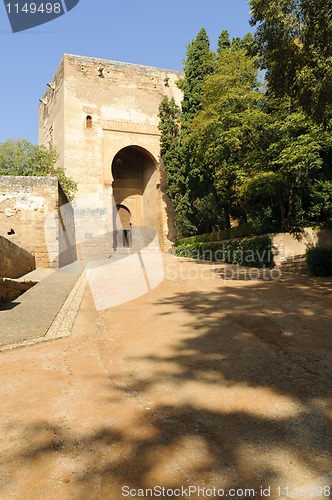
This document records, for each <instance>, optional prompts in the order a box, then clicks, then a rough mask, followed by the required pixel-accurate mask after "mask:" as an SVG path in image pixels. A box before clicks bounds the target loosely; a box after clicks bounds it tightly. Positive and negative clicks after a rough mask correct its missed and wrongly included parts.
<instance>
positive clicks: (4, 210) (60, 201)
mask: <svg viewBox="0 0 332 500" xmlns="http://www.w3.org/2000/svg"><path fill="white" fill-rule="evenodd" d="M62 206H63V207H64V208H63V210H61V213H60V210H59V209H60V207H62ZM46 220H47V221H48V226H47V231H46V232H45V229H46V228H45V221H46ZM73 227H74V220H73V214H72V207H71V205H70V204H69V203H68V200H67V198H66V196H65V194H64V193H63V191H62V189H61V186H60V185H59V183H58V179H57V178H56V177H35V176H31V177H30V176H29V177H24V176H0V236H4V237H5V238H7V239H10V241H12V242H13V243H15V244H16V245H18V246H20V247H22V248H25V249H26V250H28V251H29V252H30V253H32V254H33V255H35V257H36V266H37V268H47V267H59V266H63V265H66V264H69V263H70V262H73V261H74V260H75V259H76V253H75V250H76V247H75V246H74V245H72V247H70V248H69V249H67V248H66V245H65V243H66V240H67V239H68V236H67V233H68V232H69V233H70V239H71V240H74V235H72V234H71V232H73V231H74V229H73ZM63 246H64V247H65V248H62V247H63ZM0 276H1V274H0Z"/></svg>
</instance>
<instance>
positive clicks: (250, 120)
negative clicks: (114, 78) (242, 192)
mask: <svg viewBox="0 0 332 500" xmlns="http://www.w3.org/2000/svg"><path fill="white" fill-rule="evenodd" d="M202 90H203V91H202V109H201V110H200V111H199V113H198V114H197V115H196V117H195V118H194V120H193V121H192V122H191V127H190V133H189V139H188V140H189V142H190V144H191V147H192V154H193V159H192V162H193V165H194V166H195V167H196V168H199V169H201V170H202V171H204V172H209V179H211V181H212V182H210V184H209V190H210V192H212V193H213V192H215V193H216V198H217V200H218V205H219V217H220V216H221V212H223V216H224V223H223V226H224V227H225V226H226V227H230V225H231V216H233V217H236V218H240V219H243V220H245V218H246V211H245V209H244V207H243V206H241V202H242V200H241V198H240V197H237V193H236V184H237V182H238V178H239V176H243V175H246V169H245V166H246V164H247V163H248V162H250V161H254V158H253V156H254V154H255V155H256V156H258V155H259V154H261V144H260V141H259V140H258V138H257V130H256V129H257V128H259V127H261V124H262V117H261V115H262V112H261V111H260V104H261V102H262V101H263V96H262V93H261V92H260V91H259V90H258V82H257V64H256V59H255V58H252V57H250V56H249V55H248V53H247V50H246V48H243V45H242V43H241V41H239V40H237V39H236V40H233V41H232V42H230V41H229V38H228V33H227V32H226V31H223V32H222V34H221V36H220V37H219V48H218V57H217V63H216V69H215V72H214V73H213V74H211V75H209V76H208V77H207V78H206V79H205V82H204V87H203V89H202ZM262 146H263V145H262ZM250 155H251V156H250Z"/></svg>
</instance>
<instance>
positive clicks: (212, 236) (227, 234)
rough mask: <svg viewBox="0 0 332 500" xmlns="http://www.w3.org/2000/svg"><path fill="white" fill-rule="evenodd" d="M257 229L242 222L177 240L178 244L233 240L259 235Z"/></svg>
mask: <svg viewBox="0 0 332 500" xmlns="http://www.w3.org/2000/svg"><path fill="white" fill-rule="evenodd" d="M258 234H259V233H258V231H257V229H255V228H254V227H253V226H252V225H251V224H241V225H239V226H236V227H231V228H230V229H222V230H221V231H216V232H214V233H206V234H199V235H197V236H189V237H188V238H181V239H180V240H178V241H177V242H176V246H182V245H191V244H193V243H209V242H212V241H218V242H219V241H221V240H231V239H232V238H245V237H247V236H255V235H258Z"/></svg>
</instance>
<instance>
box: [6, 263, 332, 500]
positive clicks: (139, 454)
mask: <svg viewBox="0 0 332 500" xmlns="http://www.w3.org/2000/svg"><path fill="white" fill-rule="evenodd" d="M165 268H166V278H165V280H164V282H163V283H162V284H161V285H160V286H158V287H157V288H156V289H155V290H153V291H151V292H150V293H149V294H146V295H144V296H142V297H141V298H139V299H137V300H135V301H132V302H129V303H126V304H123V305H120V306H117V307H114V308H112V309H108V310H106V311H101V312H96V310H95V308H94V305H93V301H92V297H91V293H90V291H89V288H87V290H86V293H85V295H84V298H83V301H82V305H81V308H80V311H79V313H78V316H77V318H76V322H75V325H74V328H73V332H72V335H71V336H70V337H68V338H65V339H60V340H56V341H53V342H48V343H43V344H38V345H34V346H30V347H25V348H21V349H15V350H11V351H5V352H3V353H0V367H1V395H0V404H1V413H0V425H1V430H2V432H1V435H0V498H1V499H4V500H7V499H12V498H14V499H38V500H39V499H42V500H48V499H54V498H55V499H61V500H67V499H75V500H76V499H78V500H80V499H82V500H83V499H89V500H90V499H98V500H99V499H100V500H104V499H115V500H117V499H122V498H157V497H161V498H193V499H194V498H195V499H196V498H235V499H240V498H264V497H265V498H266V497H268V498H273V499H275V498H316V497H319V498H330V497H331V498H332V495H331V496H330V488H329V486H330V483H331V482H332V481H331V479H332V475H331V471H332V460H331V443H332V426H331V419H332V410H331V400H332V398H331V380H332V377H331V375H332V368H331V345H332V343H331V336H332V327H331V326H332V308H331V304H332V280H328V279H313V278H309V277H297V276H292V275H284V276H283V277H282V278H281V279H279V280H271V279H262V278H259V279H246V278H248V275H245V274H243V273H240V274H239V275H235V276H233V278H234V279H231V278H232V275H231V272H233V271H232V270H231V268H228V267H223V266H221V267H220V269H219V268H218V266H217V267H214V266H212V265H210V264H199V263H195V262H190V261H186V260H184V259H178V260H176V258H175V257H171V256H165ZM225 273H226V274H225ZM263 278H264V277H263ZM123 286H126V284H125V283H124V284H123ZM296 487H298V488H301V489H300V490H296V489H294V488H296ZM153 488H154V489H153ZM153 495H154V496H153Z"/></svg>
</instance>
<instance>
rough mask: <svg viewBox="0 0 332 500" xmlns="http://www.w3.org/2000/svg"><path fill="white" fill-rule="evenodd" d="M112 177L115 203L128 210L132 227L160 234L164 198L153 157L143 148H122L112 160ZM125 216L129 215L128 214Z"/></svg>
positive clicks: (123, 214)
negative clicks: (145, 228)
mask: <svg viewBox="0 0 332 500" xmlns="http://www.w3.org/2000/svg"><path fill="white" fill-rule="evenodd" d="M112 177H113V183H112V188H113V197H114V201H115V204H116V205H117V206H123V207H125V208H126V209H127V210H128V211H129V213H130V214H131V217H130V223H131V224H132V226H133V228H134V227H135V226H148V227H152V228H153V229H155V230H156V231H158V230H159V227H160V221H159V218H160V212H161V206H160V199H161V197H160V194H159V191H158V189H159V184H158V171H157V162H156V160H155V159H154V157H153V156H152V154H150V153H149V151H147V150H146V149H144V148H142V147H140V146H127V147H125V148H122V149H121V150H120V151H118V153H117V154H116V155H115V157H114V158H113V161H112ZM122 216H123V217H125V216H126V214H125V212H122ZM127 223H128V221H126V224H127ZM127 225H128V224H127ZM123 227H124V226H123Z"/></svg>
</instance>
